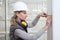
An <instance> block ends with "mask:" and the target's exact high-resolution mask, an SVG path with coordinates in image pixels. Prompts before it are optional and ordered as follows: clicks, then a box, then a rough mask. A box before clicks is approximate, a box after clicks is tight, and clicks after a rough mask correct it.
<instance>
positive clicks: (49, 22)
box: [46, 16, 52, 26]
mask: <svg viewBox="0 0 60 40" xmlns="http://www.w3.org/2000/svg"><path fill="white" fill-rule="evenodd" d="M51 22H52V16H48V17H47V21H46V26H49V25H50V24H51Z"/></svg>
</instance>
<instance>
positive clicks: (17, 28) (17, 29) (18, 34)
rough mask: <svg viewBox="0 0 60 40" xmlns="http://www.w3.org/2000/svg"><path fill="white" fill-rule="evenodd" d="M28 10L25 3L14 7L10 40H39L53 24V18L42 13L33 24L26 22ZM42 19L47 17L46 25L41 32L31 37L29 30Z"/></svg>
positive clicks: (18, 3) (15, 4) (17, 3)
mask: <svg viewBox="0 0 60 40" xmlns="http://www.w3.org/2000/svg"><path fill="white" fill-rule="evenodd" d="M27 11H28V8H27V5H26V4H25V3H24V2H16V3H14V6H13V12H14V15H13V16H12V17H11V21H10V22H11V26H10V40H37V39H38V38H39V37H40V36H41V35H42V34H43V33H44V32H45V31H46V30H47V29H48V27H49V25H50V23H51V16H47V14H45V13H43V12H42V13H40V14H38V15H37V16H36V18H35V19H34V20H33V21H32V22H31V23H27V22H26V21H25V19H26V17H27V13H26V12H27ZM40 17H46V18H47V21H46V25H45V27H43V28H42V29H41V30H40V31H38V32H37V33H35V34H33V35H32V36H31V35H29V33H28V31H27V28H32V27H34V26H35V25H36V24H37V22H38V20H39V18H40Z"/></svg>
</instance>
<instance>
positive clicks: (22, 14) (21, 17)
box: [16, 11, 27, 20]
mask: <svg viewBox="0 0 60 40" xmlns="http://www.w3.org/2000/svg"><path fill="white" fill-rule="evenodd" d="M16 15H17V17H18V18H19V19H21V20H25V19H26V17H27V14H26V11H21V12H20V13H19V12H17V13H16Z"/></svg>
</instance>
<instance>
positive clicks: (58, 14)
mask: <svg viewBox="0 0 60 40" xmlns="http://www.w3.org/2000/svg"><path fill="white" fill-rule="evenodd" d="M59 4H60V0H53V40H60V5H59Z"/></svg>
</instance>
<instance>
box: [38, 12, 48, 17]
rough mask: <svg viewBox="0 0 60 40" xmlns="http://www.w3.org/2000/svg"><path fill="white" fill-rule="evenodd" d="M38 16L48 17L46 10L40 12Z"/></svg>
mask: <svg viewBox="0 0 60 40" xmlns="http://www.w3.org/2000/svg"><path fill="white" fill-rule="evenodd" d="M37 17H47V14H46V13H44V12H41V13H40V14H38V15H37Z"/></svg>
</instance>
